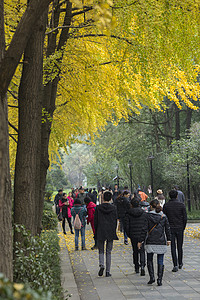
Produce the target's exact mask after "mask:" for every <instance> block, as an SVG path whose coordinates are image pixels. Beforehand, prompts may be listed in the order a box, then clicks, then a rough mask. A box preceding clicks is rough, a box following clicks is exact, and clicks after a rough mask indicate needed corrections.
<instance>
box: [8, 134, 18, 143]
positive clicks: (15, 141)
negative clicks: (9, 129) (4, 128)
mask: <svg viewBox="0 0 200 300" xmlns="http://www.w3.org/2000/svg"><path fill="white" fill-rule="evenodd" d="M9 136H10V137H11V138H12V139H13V141H15V143H17V140H16V139H15V138H14V136H13V135H12V134H11V133H9Z"/></svg>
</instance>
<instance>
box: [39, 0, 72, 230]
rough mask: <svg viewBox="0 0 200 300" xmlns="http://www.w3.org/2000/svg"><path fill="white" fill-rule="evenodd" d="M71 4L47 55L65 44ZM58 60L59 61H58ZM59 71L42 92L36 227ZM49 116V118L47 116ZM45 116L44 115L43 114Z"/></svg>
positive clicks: (56, 17)
mask: <svg viewBox="0 0 200 300" xmlns="http://www.w3.org/2000/svg"><path fill="white" fill-rule="evenodd" d="M58 4H59V1H58V0H55V1H54V6H55V11H54V14H53V20H52V25H53V27H54V28H56V27H57V26H58V22H59V17H60V10H59V7H58ZM71 11H72V4H71V2H69V1H67V3H66V13H65V18H64V21H63V26H65V27H64V28H63V29H62V32H61V35H60V38H59V42H58V45H57V44H56V37H57V32H56V31H55V32H54V33H52V34H50V35H49V40H48V49H47V56H50V55H51V54H53V53H54V52H55V51H56V50H57V51H62V48H63V47H64V46H65V44H66V42H67V40H68V33H69V26H70V24H71V18H72V14H71ZM61 60H62V58H61V59H60V61H61ZM60 61H59V62H60ZM59 75H60V74H59V73H58V74H57V76H56V77H55V78H54V80H53V81H50V82H49V83H47V85H46V86H45V87H44V93H43V104H42V105H43V108H44V109H45V112H47V114H48V115H47V116H46V120H45V122H43V123H42V133H41V169H40V184H41V188H40V192H41V195H40V200H41V201H40V219H39V220H38V222H39V223H38V227H39V226H40V223H41V211H42V207H43V201H44V200H43V199H44V192H45V185H46V175H47V170H48V167H49V154H48V147H49V139H50V133H51V125H52V120H51V118H53V113H54V110H55V103H56V94H57V87H58V83H59ZM49 116H50V118H49ZM44 117H45V116H44Z"/></svg>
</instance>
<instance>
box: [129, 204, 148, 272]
mask: <svg viewBox="0 0 200 300" xmlns="http://www.w3.org/2000/svg"><path fill="white" fill-rule="evenodd" d="M146 215H147V213H146V212H145V211H144V210H143V209H142V208H141V207H140V202H139V200H134V199H132V200H131V208H130V209H129V211H128V212H127V214H126V216H125V231H126V233H127V235H128V237H129V238H130V239H131V244H132V248H133V263H134V265H135V272H136V273H139V261H138V259H139V256H140V266H141V273H140V275H141V276H144V275H145V270H144V267H145V250H144V243H143V244H142V246H141V248H140V250H139V249H138V246H137V244H138V242H139V238H140V235H141V231H142V228H143V227H144V224H145V222H146Z"/></svg>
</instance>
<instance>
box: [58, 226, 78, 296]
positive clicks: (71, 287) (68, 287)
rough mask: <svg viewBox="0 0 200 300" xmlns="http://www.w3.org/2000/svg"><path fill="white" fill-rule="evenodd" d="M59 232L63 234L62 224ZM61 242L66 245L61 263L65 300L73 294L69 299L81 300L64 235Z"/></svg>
mask: <svg viewBox="0 0 200 300" xmlns="http://www.w3.org/2000/svg"><path fill="white" fill-rule="evenodd" d="M58 231H59V233H62V231H61V228H60V224H58ZM60 239H61V242H62V243H63V244H64V245H65V246H64V247H62V248H61V249H60V263H61V272H62V273H61V284H62V288H63V294H64V299H66V297H67V295H69V294H71V297H70V298H69V299H71V300H80V297H79V293H78V288H77V284H76V281H75V278H74V273H73V270H72V266H71V261H70V257H69V252H68V249H67V246H66V242H65V238H64V236H63V234H62V236H61V237H60Z"/></svg>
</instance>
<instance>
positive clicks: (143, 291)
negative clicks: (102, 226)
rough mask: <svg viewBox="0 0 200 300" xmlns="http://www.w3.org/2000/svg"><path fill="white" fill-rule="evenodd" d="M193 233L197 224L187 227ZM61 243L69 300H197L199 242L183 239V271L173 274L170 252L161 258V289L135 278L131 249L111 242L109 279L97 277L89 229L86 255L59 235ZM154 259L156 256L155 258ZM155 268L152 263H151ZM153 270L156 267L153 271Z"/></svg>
mask: <svg viewBox="0 0 200 300" xmlns="http://www.w3.org/2000/svg"><path fill="white" fill-rule="evenodd" d="M188 226H190V228H191V227H192V228H195V229H197V228H198V227H199V226H200V224H199V225H198V224H188ZM59 236H60V239H61V261H62V271H63V275H62V284H63V287H64V289H65V290H66V289H67V290H68V293H70V294H72V297H71V298H70V299H71V300H79V299H81V300H86V299H87V300H98V299H100V300H125V299H129V300H133V299H134V300H139V299H140V300H141V299H142V300H144V299H148V300H157V299H166V300H168V299H169V300H172V299H175V300H179V299H180V300H181V299H191V300H192V299H193V300H197V299H198V300H200V251H199V250H200V239H194V238H193V237H189V236H185V240H184V259H183V263H184V266H183V269H182V270H179V271H178V272H177V273H173V272H172V271H171V270H172V260H171V254H170V248H169V249H168V252H167V253H166V254H165V272H164V277H163V285H162V286H161V287H158V286H157V284H156V283H155V284H153V285H147V282H148V280H149V276H148V272H147V269H146V276H144V277H141V276H140V275H139V274H135V272H134V266H133V263H132V248H131V245H130V244H129V245H124V244H123V237H122V235H121V234H119V241H115V242H114V248H113V251H112V266H111V273H112V277H109V278H106V277H104V276H103V277H98V275H97V273H98V270H99V267H98V251H97V250H94V251H92V250H90V248H91V246H92V244H93V239H92V233H91V230H90V228H89V229H88V230H87V231H86V247H87V249H88V250H86V251H81V250H80V251H74V236H73V235H71V234H70V232H69V230H68V232H67V235H66V236H65V235H63V234H62V232H61V231H60V233H59ZM155 257H156V255H155ZM155 266H156V262H155ZM155 270H156V267H155Z"/></svg>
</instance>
